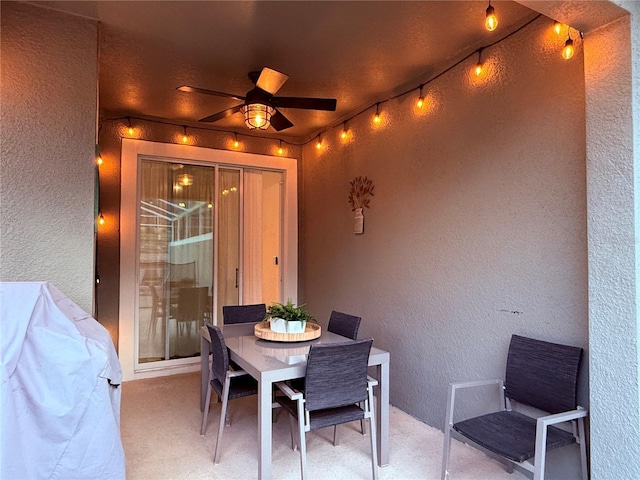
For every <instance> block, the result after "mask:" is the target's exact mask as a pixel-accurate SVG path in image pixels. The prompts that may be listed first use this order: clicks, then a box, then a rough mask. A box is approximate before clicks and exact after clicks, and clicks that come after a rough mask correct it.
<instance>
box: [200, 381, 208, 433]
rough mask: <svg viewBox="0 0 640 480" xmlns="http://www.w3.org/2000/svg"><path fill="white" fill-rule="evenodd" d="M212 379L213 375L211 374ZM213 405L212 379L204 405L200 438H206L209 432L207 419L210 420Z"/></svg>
mask: <svg viewBox="0 0 640 480" xmlns="http://www.w3.org/2000/svg"><path fill="white" fill-rule="evenodd" d="M209 377H211V374H209ZM210 404H211V379H209V383H208V386H207V400H206V401H205V404H204V412H202V425H201V426H200V436H204V434H205V433H206V432H207V419H208V418H209V405H210Z"/></svg>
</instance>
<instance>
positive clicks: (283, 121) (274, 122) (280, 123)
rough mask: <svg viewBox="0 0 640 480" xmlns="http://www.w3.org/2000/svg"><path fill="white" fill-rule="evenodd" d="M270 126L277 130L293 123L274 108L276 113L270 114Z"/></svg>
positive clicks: (291, 125)
mask: <svg viewBox="0 0 640 480" xmlns="http://www.w3.org/2000/svg"><path fill="white" fill-rule="evenodd" d="M271 126H272V127H273V128H274V130H276V131H278V132H279V131H280V130H284V129H285V128H289V127H293V123H291V122H290V121H289V119H288V118H287V117H285V116H284V115H283V114H282V113H280V112H279V111H278V110H276V113H274V114H273V115H272V116H271Z"/></svg>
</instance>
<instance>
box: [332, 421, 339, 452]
mask: <svg viewBox="0 0 640 480" xmlns="http://www.w3.org/2000/svg"><path fill="white" fill-rule="evenodd" d="M336 445H338V425H334V426H333V446H334V447H335V446H336Z"/></svg>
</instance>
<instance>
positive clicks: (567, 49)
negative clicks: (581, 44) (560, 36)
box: [562, 35, 574, 60]
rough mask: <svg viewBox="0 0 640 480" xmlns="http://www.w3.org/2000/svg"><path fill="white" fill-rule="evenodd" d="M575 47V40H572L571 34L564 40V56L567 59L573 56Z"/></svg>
mask: <svg viewBox="0 0 640 480" xmlns="http://www.w3.org/2000/svg"><path fill="white" fill-rule="evenodd" d="M573 53H574V48H573V40H571V35H569V38H567V41H566V42H564V48H563V49H562V58H564V59H565V60H569V59H570V58H571V57H573Z"/></svg>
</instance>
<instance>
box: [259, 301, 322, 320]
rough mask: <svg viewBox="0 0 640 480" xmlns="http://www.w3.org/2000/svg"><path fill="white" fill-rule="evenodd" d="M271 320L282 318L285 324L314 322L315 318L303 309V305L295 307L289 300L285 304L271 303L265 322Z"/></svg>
mask: <svg viewBox="0 0 640 480" xmlns="http://www.w3.org/2000/svg"><path fill="white" fill-rule="evenodd" d="M271 318H282V319H284V320H286V321H287V322H304V321H306V322H315V318H313V317H312V316H311V314H310V313H309V312H308V311H307V310H305V309H304V308H303V305H298V306H295V305H294V304H293V303H292V302H291V300H287V303H285V304H282V303H277V302H276V303H272V304H271V305H269V307H268V308H267V316H266V317H265V319H266V320H268V319H271Z"/></svg>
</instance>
